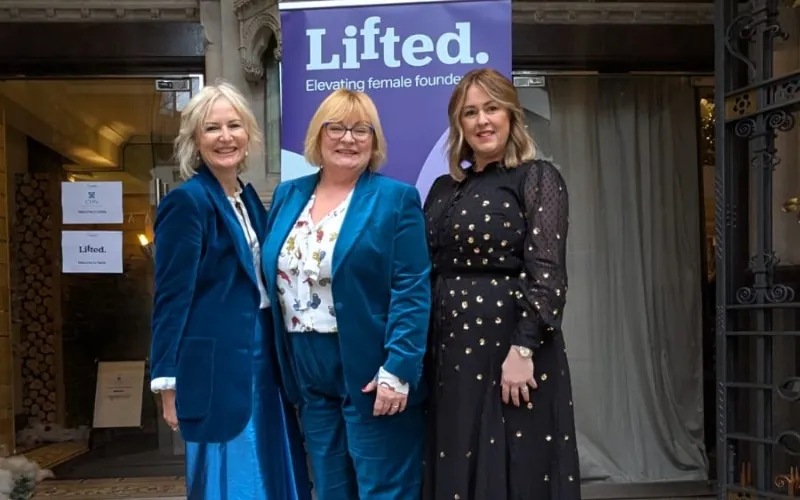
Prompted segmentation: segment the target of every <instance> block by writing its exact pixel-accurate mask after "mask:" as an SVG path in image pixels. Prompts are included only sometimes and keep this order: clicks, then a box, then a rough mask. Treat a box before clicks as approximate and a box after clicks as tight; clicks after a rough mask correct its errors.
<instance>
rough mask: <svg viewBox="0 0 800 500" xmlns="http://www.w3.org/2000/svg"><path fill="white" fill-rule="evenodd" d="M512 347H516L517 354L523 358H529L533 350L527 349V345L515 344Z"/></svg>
mask: <svg viewBox="0 0 800 500" xmlns="http://www.w3.org/2000/svg"><path fill="white" fill-rule="evenodd" d="M514 349H516V350H517V352H518V353H519V355H520V356H522V357H523V358H525V359H531V358H532V357H533V351H532V350H530V349H528V348H527V347H523V346H521V345H515V346H514Z"/></svg>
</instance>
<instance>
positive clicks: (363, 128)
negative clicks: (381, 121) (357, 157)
mask: <svg viewBox="0 0 800 500" xmlns="http://www.w3.org/2000/svg"><path fill="white" fill-rule="evenodd" d="M322 127H323V128H324V129H325V134H327V136H328V137H329V138H331V139H333V140H334V141H338V140H339V139H341V138H342V137H344V135H345V134H346V133H347V132H350V135H352V136H353V139H355V140H356V141H359V142H363V141H366V140H369V138H370V137H372V133H373V131H374V130H373V128H372V125H367V124H366V123H356V124H355V125H353V126H352V127H345V126H344V125H343V124H342V123H340V122H325V123H324V124H323V125H322Z"/></svg>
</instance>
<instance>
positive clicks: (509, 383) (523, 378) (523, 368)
mask: <svg viewBox="0 0 800 500" xmlns="http://www.w3.org/2000/svg"><path fill="white" fill-rule="evenodd" d="M533 370H534V367H533V359H531V358H523V357H522V356H521V355H520V354H519V352H517V350H516V349H514V348H513V347H512V348H511V349H509V351H508V355H507V356H506V360H505V361H503V379H502V384H503V402H504V403H506V404H508V403H509V402H512V403H514V406H519V405H520V404H521V402H522V401H524V402H526V403H527V402H529V401H530V400H531V397H530V389H536V380H535V379H534V378H533Z"/></svg>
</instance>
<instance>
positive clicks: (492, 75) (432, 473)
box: [424, 69, 580, 500]
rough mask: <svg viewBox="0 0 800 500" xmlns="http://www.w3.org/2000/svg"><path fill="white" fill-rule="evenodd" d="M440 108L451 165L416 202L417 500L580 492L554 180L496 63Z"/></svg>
mask: <svg viewBox="0 0 800 500" xmlns="http://www.w3.org/2000/svg"><path fill="white" fill-rule="evenodd" d="M448 113H449V115H450V139H449V150H450V152H449V159H450V175H447V176H442V177H440V178H439V179H437V180H436V182H435V183H434V185H433V186H432V188H431V191H430V193H429V195H428V198H427V200H426V202H425V212H426V213H425V215H426V220H427V224H428V228H427V230H428V243H429V248H430V253H431V260H432V262H433V271H432V276H433V311H432V318H431V325H432V327H431V332H430V343H431V345H430V348H429V364H428V376H429V377H430V382H431V389H432V390H431V398H430V410H429V418H430V425H431V436H430V439H429V445H430V451H429V455H428V457H427V459H426V484H425V492H424V498H425V500H449V499H455V500H574V499H579V498H580V477H579V466H578V452H577V447H576V443H575V423H574V416H573V406H572V389H571V386H570V377H569V367H568V365H567V355H566V349H565V346H564V337H563V335H562V333H561V317H562V313H563V309H564V303H565V301H564V299H565V295H566V292H567V273H566V263H565V254H566V238H567V226H568V211H569V210H568V197H567V189H566V185H565V183H564V179H563V178H562V177H561V174H560V173H559V171H558V170H557V169H556V168H555V167H554V166H553V165H552V164H550V163H548V162H544V161H534V160H533V157H534V146H533V141H532V140H531V138H530V136H529V135H528V133H527V131H526V130H525V124H524V122H523V114H522V113H523V111H522V108H521V106H520V102H519V98H518V96H517V93H516V90H515V89H514V87H513V85H512V83H511V82H510V81H509V80H508V79H507V78H505V77H504V76H502V75H501V74H500V73H498V72H496V71H494V70H490V69H480V70H475V71H472V72H470V73H468V74H467V75H465V76H464V78H463V79H462V80H461V82H460V83H459V84H458V86H457V87H456V89H455V91H454V92H453V96H452V98H451V99H450V105H449V108H448ZM465 162H468V163H469V165H467V164H465Z"/></svg>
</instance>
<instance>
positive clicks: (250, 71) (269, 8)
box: [233, 0, 281, 204]
mask: <svg viewBox="0 0 800 500" xmlns="http://www.w3.org/2000/svg"><path fill="white" fill-rule="evenodd" d="M233 6H234V9H233V11H234V13H235V14H236V19H237V21H238V32H239V38H238V54H237V55H238V58H237V59H238V61H239V63H240V64H239V68H240V71H241V72H242V73H243V76H244V80H245V82H246V83H245V85H246V86H247V87H248V88H249V89H250V91H251V92H250V96H249V97H250V102H251V103H252V105H253V109H254V112H255V114H256V118H257V119H258V122H259V125H260V126H261V130H262V131H263V132H264V136H265V143H266V140H267V139H268V138H270V137H271V136H272V137H275V134H272V133H270V132H271V130H270V127H275V126H277V123H275V121H274V120H268V118H267V100H268V98H269V96H267V86H266V82H265V73H266V72H265V66H264V63H265V60H266V59H267V57H280V46H281V44H280V39H281V37H280V14H279V12H278V2H277V0H233ZM273 41H274V42H275V43H273ZM270 47H277V48H276V49H275V52H274V53H273V54H267V50H268V49H269V48H270ZM271 101H274V100H271ZM265 146H266V147H272V146H274V145H269V144H265ZM255 165H259V168H258V171H257V172H256V171H255V168H254V166H255ZM270 167H271V168H270ZM275 171H276V169H275V166H274V165H273V166H270V165H267V155H266V151H264V152H263V153H262V155H260V158H257V159H256V158H251V170H250V171H249V172H248V174H247V179H248V180H249V181H250V182H251V183H253V185H254V186H255V188H256V190H257V191H258V194H259V196H260V197H261V200H262V201H263V202H264V203H265V204H268V203H269V201H270V199H271V198H272V192H273V190H274V188H275V185H276V184H277V182H278V181H279V179H278V178H276V176H275V175H274V172H275ZM270 172H273V174H270Z"/></svg>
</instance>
